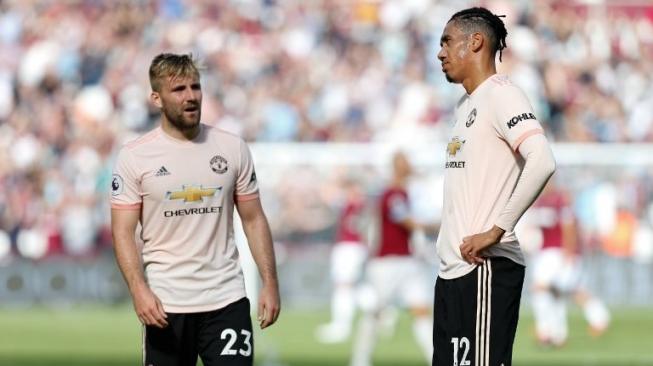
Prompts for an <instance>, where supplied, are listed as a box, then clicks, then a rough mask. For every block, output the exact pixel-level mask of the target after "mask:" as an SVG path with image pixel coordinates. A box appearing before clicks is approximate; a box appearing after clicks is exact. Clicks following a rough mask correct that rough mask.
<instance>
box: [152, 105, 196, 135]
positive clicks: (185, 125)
mask: <svg viewBox="0 0 653 366" xmlns="http://www.w3.org/2000/svg"><path fill="white" fill-rule="evenodd" d="M162 112H163V114H164V115H165V116H166V119H167V120H168V121H169V122H170V124H171V125H173V126H174V127H175V128H176V129H177V130H179V131H188V130H192V129H194V128H197V126H198V125H199V124H200V117H201V115H202V109H201V107H199V106H198V107H197V118H192V119H187V118H186V116H184V111H183V109H182V110H180V111H171V110H168V109H167V108H163V110H162Z"/></svg>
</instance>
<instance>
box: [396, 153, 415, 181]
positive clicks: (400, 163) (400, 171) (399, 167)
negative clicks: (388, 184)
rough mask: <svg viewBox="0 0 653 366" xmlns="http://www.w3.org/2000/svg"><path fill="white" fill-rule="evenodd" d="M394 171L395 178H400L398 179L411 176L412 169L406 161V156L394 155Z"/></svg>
mask: <svg viewBox="0 0 653 366" xmlns="http://www.w3.org/2000/svg"><path fill="white" fill-rule="evenodd" d="M394 170H395V174H396V175H397V176H400V177H403V178H406V177H409V176H410V175H411V174H412V172H413V169H412V167H411V166H410V162H409V161H408V158H407V157H406V155H404V154H401V153H400V154H397V155H395V157H394Z"/></svg>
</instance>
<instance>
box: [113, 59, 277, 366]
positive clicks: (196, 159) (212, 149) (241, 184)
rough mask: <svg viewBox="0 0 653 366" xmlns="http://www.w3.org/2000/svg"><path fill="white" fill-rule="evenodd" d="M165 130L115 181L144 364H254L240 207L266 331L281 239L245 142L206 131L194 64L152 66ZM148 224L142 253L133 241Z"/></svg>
mask: <svg viewBox="0 0 653 366" xmlns="http://www.w3.org/2000/svg"><path fill="white" fill-rule="evenodd" d="M149 74H150V84H151V86H152V93H151V101H152V103H153V104H154V105H155V106H157V107H158V108H159V109H160V110H161V125H160V126H159V127H157V128H155V129H154V130H152V131H151V132H149V133H147V134H145V135H144V136H142V137H140V138H138V139H136V140H134V141H132V142H129V143H127V144H126V145H125V146H123V147H122V149H121V150H120V153H119V155H118V158H117V162H116V166H115V169H114V175H113V180H112V183H111V185H112V187H111V188H112V196H111V226H112V231H113V240H114V246H115V253H116V260H117V262H118V265H119V267H120V270H121V271H122V274H123V276H124V278H125V281H126V282H127V285H128V287H129V291H130V293H131V296H132V299H133V303H134V309H135V310H136V314H137V315H138V318H139V320H140V321H141V322H142V323H143V343H144V344H143V363H144V364H145V365H156V366H165V365H170V366H172V365H175V366H177V365H195V363H196V362H197V357H198V355H199V356H200V357H201V359H202V362H203V363H204V365H206V366H217V365H220V366H223V365H233V366H251V365H252V364H253V359H254V343H253V339H252V322H251V319H250V304H249V300H248V299H247V298H246V297H245V285H244V281H243V274H242V270H241V268H240V264H239V257H238V250H237V249H236V244H235V242H234V228H233V214H234V207H235V208H236V209H237V210H238V214H239V215H240V217H241V220H242V223H243V230H244V232H245V234H246V236H247V240H248V244H249V247H250V249H251V252H252V255H253V257H254V260H255V261H256V264H257V266H258V269H259V272H260V274H261V279H262V288H261V292H260V295H259V303H258V317H259V322H260V326H261V328H265V327H267V326H269V325H271V324H273V323H274V322H275V321H276V319H277V317H278V315H279V309H280V305H279V289H278V283H277V273H276V264H275V257H274V251H273V247H272V237H271V235H270V229H269V226H268V222H267V219H266V217H265V214H264V213H263V209H262V208H261V202H260V199H259V193H258V183H257V179H256V173H255V171H254V164H253V161H252V157H251V155H250V152H249V149H248V147H247V145H246V144H245V142H244V141H243V140H242V139H241V138H239V137H237V136H235V135H232V134H230V133H227V132H224V131H222V130H219V129H217V128H213V127H210V126H208V125H205V124H202V123H200V116H201V110H202V89H201V85H200V75H199V71H198V69H197V66H196V64H195V62H194V60H193V59H192V57H191V56H189V55H175V54H160V55H158V56H156V57H155V58H154V60H153V61H152V64H151V66H150V71H149ZM139 222H140V223H141V225H142V232H141V239H142V241H143V243H144V244H143V248H142V251H139V249H138V248H137V246H136V243H135V240H134V234H135V230H136V227H137V225H138V223H139Z"/></svg>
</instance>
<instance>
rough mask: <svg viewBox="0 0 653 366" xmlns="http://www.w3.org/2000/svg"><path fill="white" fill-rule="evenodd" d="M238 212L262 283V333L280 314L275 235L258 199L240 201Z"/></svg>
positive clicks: (238, 201) (237, 202)
mask: <svg viewBox="0 0 653 366" xmlns="http://www.w3.org/2000/svg"><path fill="white" fill-rule="evenodd" d="M236 208H237V209H238V214H239V215H240V218H241V221H242V223H243V231H244V232H245V236H246V237H247V243H248V245H249V248H250V251H251V252H252V256H253V257H254V261H255V262H256V266H257V267H258V271H259V274H260V276H261V281H262V283H263V286H262V288H261V293H260V294H259V304H258V320H259V322H260V326H261V329H263V328H266V327H268V326H270V325H272V324H274V322H275V321H276V320H277V318H278V317H279V312H280V311H281V304H280V300H279V282H278V279H277V265H276V260H275V257H274V247H273V244H272V234H271V233H270V226H269V224H268V220H267V218H266V217H265V213H264V212H263V207H261V200H260V199H259V198H258V197H256V198H253V199H248V200H237V201H236Z"/></svg>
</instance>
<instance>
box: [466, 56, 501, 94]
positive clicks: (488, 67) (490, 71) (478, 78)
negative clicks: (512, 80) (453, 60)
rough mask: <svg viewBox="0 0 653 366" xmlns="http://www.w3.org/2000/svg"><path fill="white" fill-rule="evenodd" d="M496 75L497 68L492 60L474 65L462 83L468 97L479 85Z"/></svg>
mask: <svg viewBox="0 0 653 366" xmlns="http://www.w3.org/2000/svg"><path fill="white" fill-rule="evenodd" d="M496 73H497V68H496V66H495V65H494V61H492V60H490V61H487V62H484V63H478V64H476V65H474V66H473V67H472V69H471V70H470V72H469V75H468V76H467V77H466V78H465V80H463V83H462V84H463V87H464V88H465V91H466V92H467V95H471V94H472V93H473V92H474V90H476V88H478V86H479V85H481V84H482V83H483V82H484V81H485V80H487V79H488V78H489V77H492V75H494V74H496Z"/></svg>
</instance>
